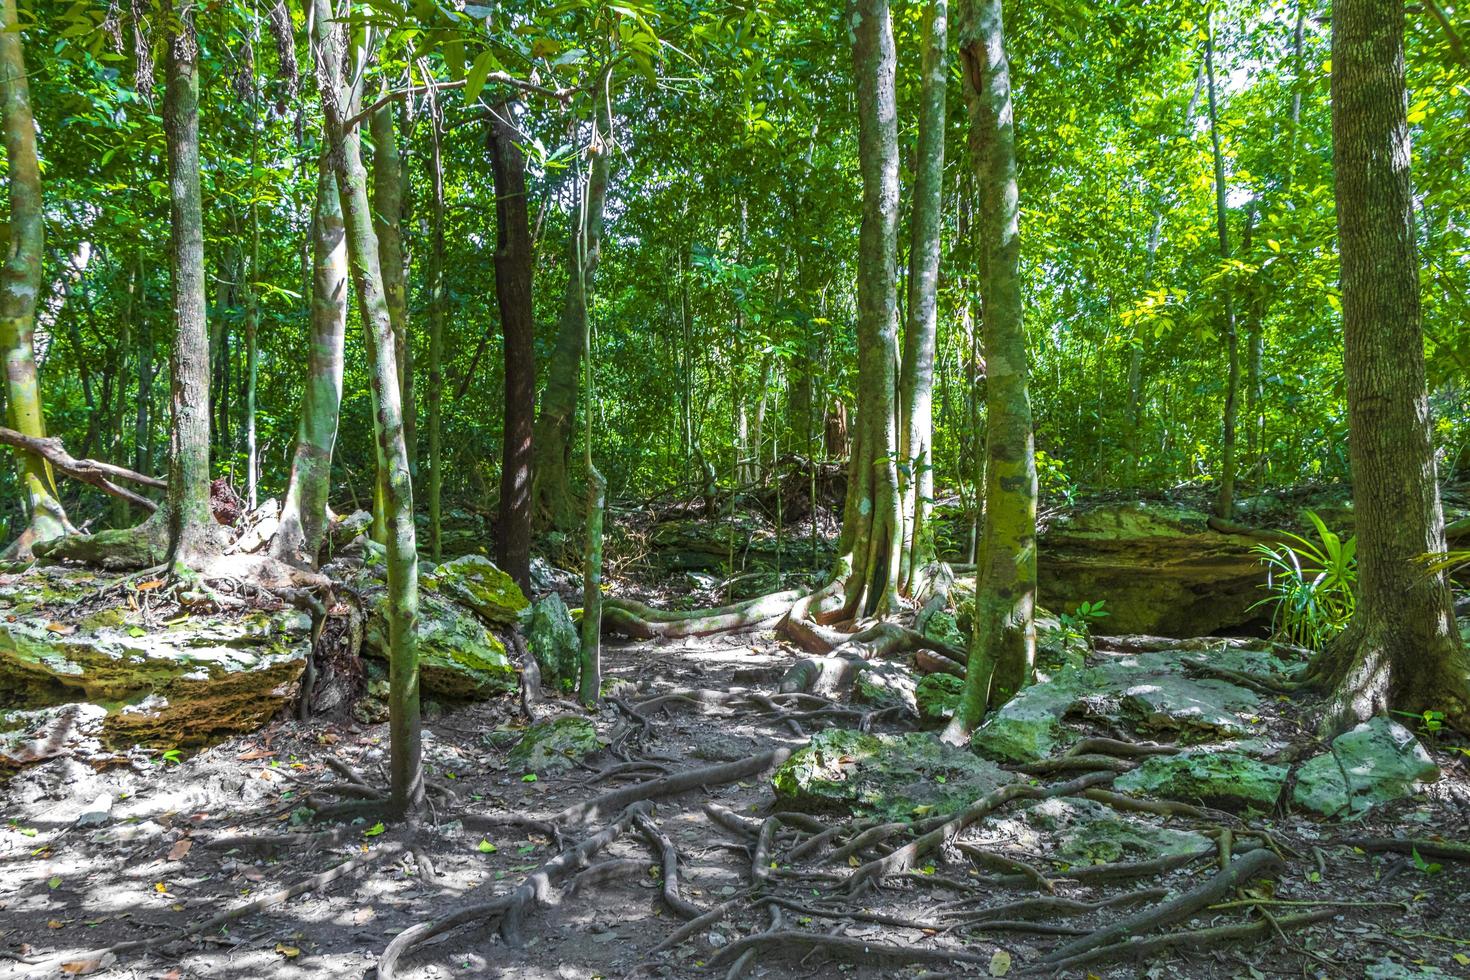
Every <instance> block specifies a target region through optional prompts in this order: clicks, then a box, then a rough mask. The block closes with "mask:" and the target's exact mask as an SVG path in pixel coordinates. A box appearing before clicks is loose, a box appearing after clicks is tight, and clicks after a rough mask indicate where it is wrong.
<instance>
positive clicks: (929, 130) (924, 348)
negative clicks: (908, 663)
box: [898, 0, 949, 595]
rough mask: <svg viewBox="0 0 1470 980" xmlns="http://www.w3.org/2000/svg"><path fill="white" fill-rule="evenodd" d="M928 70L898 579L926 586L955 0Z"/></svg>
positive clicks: (916, 206)
mask: <svg viewBox="0 0 1470 980" xmlns="http://www.w3.org/2000/svg"><path fill="white" fill-rule="evenodd" d="M924 36H925V43H924V56H923V61H922V71H923V75H924V80H923V89H922V94H921V95H920V97H919V103H920V107H921V108H920V113H919V150H918V154H919V156H918V166H917V167H916V170H917V174H916V178H915V181H914V200H913V216H912V218H911V219H910V220H911V221H912V223H913V224H912V228H911V235H910V243H909V303H908V306H909V308H908V325H907V327H906V329H905V331H904V338H903V368H902V373H901V376H900V380H899V398H900V402H901V404H900V411H901V412H902V424H901V425H900V427H899V447H898V448H899V456H900V458H902V459H903V460H904V463H905V468H904V469H903V470H900V472H899V486H900V488H901V491H902V494H903V554H902V558H901V560H900V562H899V572H898V574H899V584H900V586H901V587H902V588H903V589H904V590H905V591H906V592H908V593H909V594H911V595H912V594H913V593H914V592H916V591H917V590H918V589H919V588H920V587H921V586H922V584H923V583H922V582H921V581H920V577H921V576H922V574H923V569H924V567H925V566H926V565H927V564H928V563H929V562H930V560H931V559H932V558H933V557H934V542H933V537H932V534H931V532H930V531H929V529H928V526H927V525H928V522H929V512H930V510H931V509H932V507H933V503H932V501H933V499H934V458H933V454H934V340H935V335H936V324H937V321H938V315H937V305H938V296H939V237H940V217H941V215H940V207H941V201H942V198H943V193H944V118H945V85H946V81H947V79H948V78H949V58H948V44H949V5H948V0H930V3H929V6H928V8H927V9H926V11H925V15H924Z"/></svg>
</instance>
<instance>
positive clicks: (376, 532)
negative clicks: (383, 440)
mask: <svg viewBox="0 0 1470 980" xmlns="http://www.w3.org/2000/svg"><path fill="white" fill-rule="evenodd" d="M395 105H396V103H394V102H389V103H387V104H386V105H384V106H383V108H381V109H379V110H378V111H377V112H375V113H373V115H372V118H371V120H370V126H371V130H372V144H373V188H372V208H373V211H372V216H373V231H374V232H375V233H376V234H377V236H378V266H379V268H380V269H381V270H382V275H383V295H384V298H385V300H386V301H387V303H388V316H389V318H390V319H391V321H392V324H393V344H394V350H395V351H396V352H397V353H396V354H395V358H396V364H397V368H396V370H397V372H398V390H399V391H400V392H402V391H404V381H405V378H406V374H405V372H404V367H405V363H404V359H405V357H406V352H407V350H408V284H407V281H406V277H405V276H404V266H403V156H402V154H401V153H399V151H398V133H397V127H396V126H395V125H394V113H395ZM407 422H408V420H407V416H406V415H405V417H404V423H405V426H406V425H407ZM404 435H405V444H406V438H407V431H406V430H405V433H404ZM409 466H410V469H412V467H413V460H412V459H411V458H410V460H409ZM385 491H386V488H385V487H383V486H382V485H381V484H378V485H376V489H375V491H374V506H373V538H374V540H377V541H382V542H384V543H386V542H387V534H388V517H387V514H386V506H385V503H384V494H385Z"/></svg>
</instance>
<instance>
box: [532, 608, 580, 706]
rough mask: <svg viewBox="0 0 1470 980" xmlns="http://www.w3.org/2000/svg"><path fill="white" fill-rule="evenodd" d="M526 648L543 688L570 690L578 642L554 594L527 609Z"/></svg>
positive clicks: (574, 677)
mask: <svg viewBox="0 0 1470 980" xmlns="http://www.w3.org/2000/svg"><path fill="white" fill-rule="evenodd" d="M526 645H527V646H528V647H530V650H531V655H532V656H533V657H535V658H536V666H537V667H539V668H540V669H541V683H542V684H543V685H545V686H546V687H548V688H550V689H553V690H557V689H563V690H566V689H570V688H571V686H572V684H573V683H574V682H575V681H576V679H577V673H578V659H579V657H580V656H581V650H582V642H581V637H579V636H578V635H577V627H576V625H575V624H573V622H572V614H571V612H570V611H569V610H568V609H567V604H566V603H565V602H563V601H562V599H561V596H559V595H557V594H556V593H555V592H553V593H551V594H550V595H548V596H546V597H545V598H543V599H539V600H537V601H536V603H535V605H533V606H532V607H531V622H530V625H528V626H527V627H526Z"/></svg>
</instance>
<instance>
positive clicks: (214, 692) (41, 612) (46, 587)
mask: <svg viewBox="0 0 1470 980" xmlns="http://www.w3.org/2000/svg"><path fill="white" fill-rule="evenodd" d="M108 581H111V579H108ZM99 584H103V583H101V582H99V577H98V576H96V575H93V574H91V573H72V574H66V573H64V572H58V571H57V570H47V572H46V573H45V574H41V575H36V576H34V577H33V576H31V575H26V576H21V577H20V580H19V581H11V582H8V583H6V586H5V592H4V593H3V594H0V619H4V620H8V621H0V708H37V707H46V706H52V705H61V704H67V703H71V702H82V701H85V702H89V703H91V704H95V705H99V706H100V707H102V708H103V709H105V711H106V716H105V718H104V719H103V721H102V729H101V737H102V740H103V741H104V742H106V743H107V744H109V745H127V744H132V743H146V744H155V745H165V746H169V747H173V746H192V745H202V744H208V743H209V742H211V741H214V740H216V739H219V738H223V737H225V736H227V735H232V734H235V733H238V732H247V731H253V730H255V729H257V728H259V727H260V726H261V725H263V724H265V722H267V721H269V720H270V718H271V717H272V716H273V715H275V713H276V712H277V711H279V710H281V709H282V708H284V707H286V706H288V705H289V704H291V703H292V702H294V700H295V698H296V696H297V693H298V686H299V684H298V682H299V679H300V677H301V674H302V672H303V671H304V670H305V668H306V660H307V657H308V656H309V655H310V650H311V620H310V617H308V616H306V615H305V614H303V613H300V612H296V611H294V610H286V611H281V612H252V613H248V614H246V615H242V616H235V615H212V616H188V617H184V618H181V619H178V620H175V621H173V622H170V623H169V624H168V625H167V626H165V627H163V628H162V629H158V628H154V627H152V626H150V625H148V624H146V623H145V622H144V621H143V620H142V618H141V617H140V616H139V614H138V613H136V612H134V611H132V610H131V609H129V608H127V607H125V606H103V607H100V608H96V609H92V610H91V611H89V612H87V613H86V614H84V615H81V616H75V615H74V613H73V612H72V610H71V609H70V608H69V605H70V602H71V601H73V599H72V597H74V596H77V595H78V594H79V593H81V594H87V595H91V594H95V592H96V589H97V588H98V585H99ZM27 610H29V611H27ZM73 620H75V621H73Z"/></svg>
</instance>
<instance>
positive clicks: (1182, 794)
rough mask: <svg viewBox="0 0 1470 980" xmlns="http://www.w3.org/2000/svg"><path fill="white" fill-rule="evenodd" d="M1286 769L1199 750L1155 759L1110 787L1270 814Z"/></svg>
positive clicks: (1238, 755) (1235, 754) (1232, 753)
mask: <svg viewBox="0 0 1470 980" xmlns="http://www.w3.org/2000/svg"><path fill="white" fill-rule="evenodd" d="M1286 773H1287V770H1286V769H1285V768H1284V767H1282V766H1273V765H1270V764H1268V763H1265V762H1261V761H1259V760H1257V759H1252V758H1251V757H1250V756H1248V755H1245V754H1243V753H1241V752H1236V751H1228V750H1227V751H1220V750H1216V749H1200V750H1197V751H1194V752H1181V753H1180V754H1178V755H1156V756H1153V757H1151V758H1149V759H1147V760H1145V761H1144V763H1143V765H1141V766H1139V767H1138V768H1137V769H1135V770H1133V771H1132V772H1129V773H1124V774H1123V775H1121V776H1119V777H1118V779H1117V780H1116V781H1115V782H1114V783H1113V786H1114V788H1116V789H1120V790H1123V791H1124V792H1127V793H1132V792H1141V793H1148V794H1150V795H1153V796H1160V797H1164V798H1166V799H1171V800H1179V801H1181V802H1184V803H1207V804H1209V805H1211V806H1221V807H1226V808H1229V809H1241V808H1244V807H1254V808H1255V809H1257V810H1269V809H1270V808H1271V807H1273V806H1275V805H1276V797H1278V796H1279V795H1280V794H1281V787H1282V785H1283V784H1284V783H1285V782H1286Z"/></svg>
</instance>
